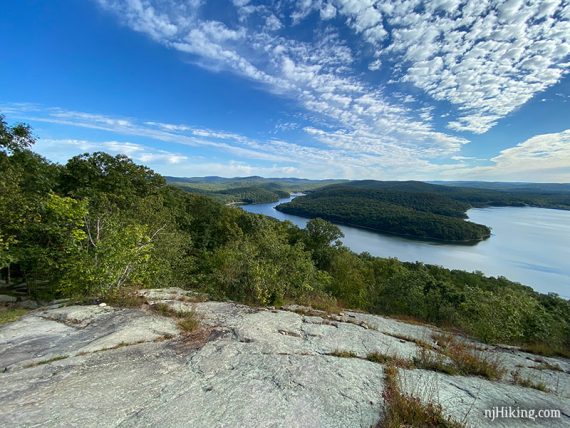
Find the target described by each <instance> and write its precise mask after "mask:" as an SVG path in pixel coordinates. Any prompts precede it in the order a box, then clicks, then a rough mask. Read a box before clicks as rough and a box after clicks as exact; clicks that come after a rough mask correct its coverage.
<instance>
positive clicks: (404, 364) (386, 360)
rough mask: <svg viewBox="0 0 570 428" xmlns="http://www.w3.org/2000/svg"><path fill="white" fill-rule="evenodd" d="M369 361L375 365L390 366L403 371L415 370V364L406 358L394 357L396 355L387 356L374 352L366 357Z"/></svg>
mask: <svg viewBox="0 0 570 428" xmlns="http://www.w3.org/2000/svg"><path fill="white" fill-rule="evenodd" d="M366 359H367V360H368V361H372V362H373V363H378V364H390V365H393V366H395V367H400V368H403V369H413V368H414V362H413V361H410V360H406V359H405V358H402V357H398V356H394V355H386V354H382V353H380V352H372V353H370V354H368V355H367V356H366Z"/></svg>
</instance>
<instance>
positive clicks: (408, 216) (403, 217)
mask: <svg viewBox="0 0 570 428" xmlns="http://www.w3.org/2000/svg"><path fill="white" fill-rule="evenodd" d="M352 184H353V183H349V184H343V185H336V186H328V187H326V188H324V189H321V190H317V191H315V192H313V193H311V194H309V195H306V196H303V197H298V198H295V199H294V200H293V201H291V202H289V203H286V204H281V205H279V206H278V207H277V209H278V210H280V211H283V212H285V213H288V214H295V215H300V216H303V217H309V218H316V217H321V218H324V219H326V220H329V221H333V222H336V223H341V224H346V225H350V226H356V227H362V228H367V229H372V230H374V231H378V232H382V233H389V234H393V235H398V236H405V237H410V238H419V239H432V240H438V241H446V242H465V243H474V242H478V241H480V240H482V239H486V238H488V237H489V236H490V229H489V228H488V227H486V226H483V225H480V224H476V223H472V222H469V221H465V220H463V219H464V218H465V217H466V214H465V211H467V209H469V207H470V206H469V204H467V203H465V202H462V201H456V200H453V199H451V198H449V197H446V196H444V195H440V194H438V193H435V192H429V191H428V192H426V191H425V190H423V189H424V188H425V186H429V185H427V184H425V183H419V182H418V183H408V184H405V183H404V184H402V183H401V184H399V185H398V184H397V185H394V186H388V185H384V184H383V185H379V186H375V185H370V183H368V182H365V183H364V185H363V186H362V187H359V186H356V185H352Z"/></svg>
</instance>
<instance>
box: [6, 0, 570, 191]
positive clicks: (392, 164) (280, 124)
mask: <svg viewBox="0 0 570 428" xmlns="http://www.w3.org/2000/svg"><path fill="white" fill-rule="evenodd" d="M0 36H1V39H2V40H3V49H2V58H1V60H0V61H1V64H2V65H1V67H0V112H2V113H3V114H5V115H6V117H7V120H8V121H9V122H15V121H25V122H29V123H30V124H32V126H33V127H34V130H35V133H36V135H37V136H38V137H39V141H38V144H37V146H36V150H37V151H38V152H40V153H41V154H43V155H44V156H46V157H47V158H48V159H51V160H53V161H56V162H65V161H66V160H67V159H68V158H69V157H71V156H74V155H76V154H79V153H83V152H92V151H98V150H102V151H107V152H110V153H125V154H127V155H129V156H131V157H132V158H133V159H134V160H135V161H137V162H139V163H144V164H146V165H148V166H150V167H152V168H154V169H155V170H157V171H158V172H160V173H163V174H167V175H176V176H202V175H221V176H247V175H262V176H270V177H284V176H296V177H308V178H352V179H358V178H374V179H423V180H430V179H443V180H468V179H476V180H497V181H499V180H501V181H542V182H570V129H569V128H570V77H569V75H568V73H567V72H568V70H569V69H570V55H569V54H570V4H569V2H568V1H565V0H560V1H559V0H543V1H530V0H527V1H522V0H508V1H498V2H487V1H484V0H477V1H475V0H474V1H471V0H469V1H460V0H433V1H429V2H421V1H416V0H404V1H376V0H298V1H284V0H274V1H272V0H266V1H262V2H256V1H253V0H211V1H207V0H50V1H49V2H41V1H32V0H20V1H17V2H6V4H4V5H3V10H2V14H1V15H0Z"/></svg>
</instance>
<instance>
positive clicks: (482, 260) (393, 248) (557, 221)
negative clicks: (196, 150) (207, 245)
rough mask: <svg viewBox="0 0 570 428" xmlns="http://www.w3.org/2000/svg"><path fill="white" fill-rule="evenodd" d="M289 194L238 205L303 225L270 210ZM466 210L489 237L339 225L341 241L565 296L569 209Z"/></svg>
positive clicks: (569, 272)
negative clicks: (421, 237) (410, 234)
mask: <svg viewBox="0 0 570 428" xmlns="http://www.w3.org/2000/svg"><path fill="white" fill-rule="evenodd" d="M292 198H293V197H291V198H287V199H282V200H280V201H279V202H274V203H271V204H256V205H244V206H242V208H243V209H244V210H246V211H248V212H251V213H256V214H265V215H268V216H271V217H275V218H277V219H279V220H289V221H291V222H293V223H295V224H296V225H297V226H300V227H305V225H306V223H307V221H308V220H307V219H306V218H303V217H298V216H295V215H289V214H284V213H282V212H279V211H277V210H276V209H275V206H276V205H278V204H280V203H283V202H288V201H290V200H291V199H292ZM467 214H468V215H469V219H470V220H472V221H474V222H475V223H481V224H485V225H487V226H489V227H491V229H492V231H493V234H492V236H491V238H489V239H487V240H486V241H483V242H480V243H478V244H477V245H474V246H463V245H449V244H438V243H431V242H422V241H413V240H409V239H403V238H398V237H394V236H387V235H381V234H378V233H374V232H370V231H366V230H362V229H357V228H354V227H348V226H339V227H340V229H341V230H342V232H343V233H344V239H343V240H342V241H343V243H344V244H345V245H346V246H347V247H349V248H351V249H352V250H353V251H355V252H357V253H360V252H363V251H367V252H369V253H370V254H372V255H374V256H380V257H396V258H398V259H400V260H403V261H409V262H415V261H421V262H424V263H430V264H436V265H441V266H444V267H447V268H451V269H462V270H466V271H475V270H478V271H481V272H484V273H485V274H486V275H490V276H499V275H502V276H505V277H507V278H508V279H510V280H512V281H517V282H520V283H522V284H525V285H530V286H531V287H533V288H534V289H535V290H537V291H540V292H542V293H548V292H554V293H558V294H560V295H561V296H563V297H565V298H570V211H562V210H548V209H543V208H530V207H529V208H514V207H501V208H474V209H471V210H469V211H468V212H467Z"/></svg>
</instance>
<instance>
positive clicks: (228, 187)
mask: <svg viewBox="0 0 570 428" xmlns="http://www.w3.org/2000/svg"><path fill="white" fill-rule="evenodd" d="M166 180H167V181H168V183H170V184H172V185H174V186H177V187H180V188H182V189H184V190H187V191H189V192H193V193H200V194H205V195H208V196H211V197H213V198H216V199H218V200H220V201H222V202H225V203H236V202H238V203H245V204H255V203H268V202H276V201H278V200H279V199H281V198H286V197H288V196H289V194H290V193H294V192H307V191H312V190H315V189H318V188H320V187H324V186H327V185H330V184H335V183H342V182H346V181H347V180H308V179H302V178H264V177H259V176H251V177H234V178H224V177H217V176H209V177H168V176H167V177H166Z"/></svg>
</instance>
